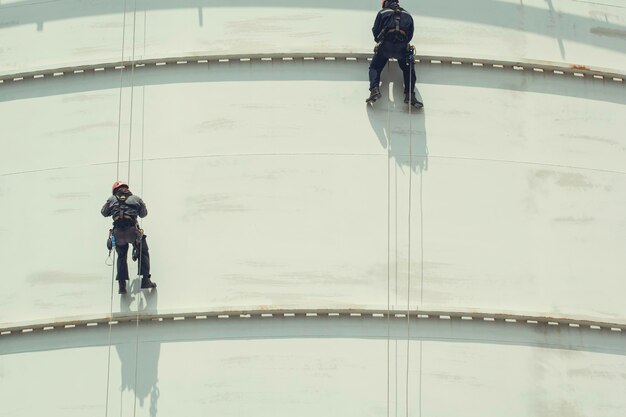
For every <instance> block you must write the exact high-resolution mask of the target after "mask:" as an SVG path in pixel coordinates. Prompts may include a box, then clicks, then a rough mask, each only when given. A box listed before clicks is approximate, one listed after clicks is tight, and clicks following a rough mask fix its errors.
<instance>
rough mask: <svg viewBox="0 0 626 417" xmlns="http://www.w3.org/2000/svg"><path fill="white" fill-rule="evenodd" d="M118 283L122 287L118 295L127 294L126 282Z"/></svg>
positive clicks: (120, 281)
mask: <svg viewBox="0 0 626 417" xmlns="http://www.w3.org/2000/svg"><path fill="white" fill-rule="evenodd" d="M117 283H118V284H119V286H120V289H119V291H118V292H117V293H118V294H126V280H123V279H121V280H119V281H117Z"/></svg>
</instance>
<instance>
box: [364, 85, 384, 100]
mask: <svg viewBox="0 0 626 417" xmlns="http://www.w3.org/2000/svg"><path fill="white" fill-rule="evenodd" d="M381 97H382V94H380V90H379V89H378V87H374V88H372V89H371V90H370V96H369V97H368V98H367V100H365V102H366V103H373V102H375V101H376V100H378V99H379V98H381Z"/></svg>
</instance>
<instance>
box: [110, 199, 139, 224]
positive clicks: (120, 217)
mask: <svg viewBox="0 0 626 417" xmlns="http://www.w3.org/2000/svg"><path fill="white" fill-rule="evenodd" d="M115 198H116V199H117V204H118V207H119V212H118V213H117V214H116V215H114V216H113V224H119V225H121V224H120V223H122V224H129V223H131V222H132V223H134V222H135V219H134V218H133V217H132V216H130V215H128V214H127V213H126V212H127V211H128V206H127V205H126V198H128V196H126V195H121V196H117V195H116V196H115Z"/></svg>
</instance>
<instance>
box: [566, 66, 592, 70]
mask: <svg viewBox="0 0 626 417" xmlns="http://www.w3.org/2000/svg"><path fill="white" fill-rule="evenodd" d="M570 68H572V69H577V70H585V71H591V68H589V67H588V66H586V65H570Z"/></svg>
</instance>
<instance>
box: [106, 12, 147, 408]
mask: <svg viewBox="0 0 626 417" xmlns="http://www.w3.org/2000/svg"><path fill="white" fill-rule="evenodd" d="M127 1H128V0H124V17H123V21H122V50H121V58H120V66H121V68H120V86H119V102H118V121H117V160H116V179H117V180H118V181H119V179H120V155H121V137H122V91H123V80H124V52H125V48H126V6H127ZM136 27H137V0H135V1H134V8H133V38H132V39H133V45H132V55H131V60H130V66H131V70H130V111H129V132H128V173H127V180H126V182H127V183H128V184H130V173H131V156H132V143H133V108H134V92H135V88H134V76H135V44H136V42H135V39H136ZM143 173H144V140H143V139H142V141H141V174H140V176H141V192H140V194H141V195H143V183H144V181H143ZM140 228H141V225H140ZM140 239H141V240H140V243H139V258H138V263H139V266H138V270H139V271H141V262H142V251H143V246H144V245H143V234H142V236H140ZM115 254H116V252H113V261H112V268H111V300H110V308H109V331H108V358H107V381H106V403H105V417H108V415H109V387H110V380H111V337H112V325H113V324H112V322H113V294H114V288H115ZM135 323H136V327H135V381H134V386H135V397H134V402H133V416H135V415H136V412H137V394H136V392H137V390H136V387H137V370H138V359H139V306H137V313H136V317H135Z"/></svg>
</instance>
